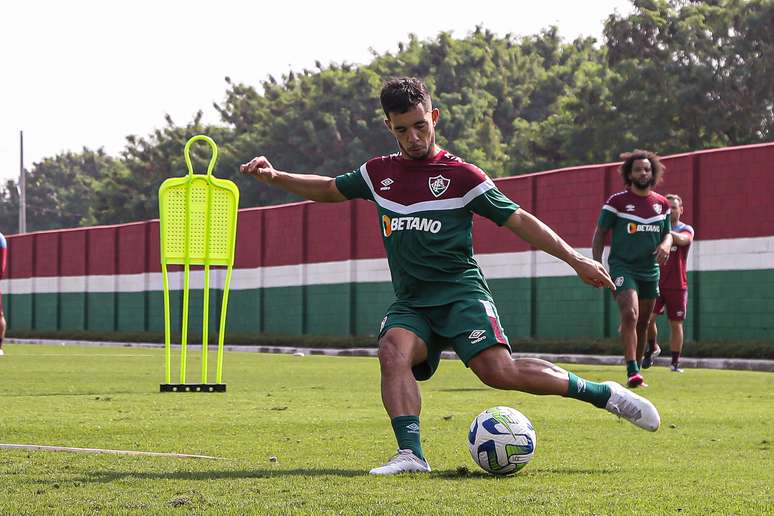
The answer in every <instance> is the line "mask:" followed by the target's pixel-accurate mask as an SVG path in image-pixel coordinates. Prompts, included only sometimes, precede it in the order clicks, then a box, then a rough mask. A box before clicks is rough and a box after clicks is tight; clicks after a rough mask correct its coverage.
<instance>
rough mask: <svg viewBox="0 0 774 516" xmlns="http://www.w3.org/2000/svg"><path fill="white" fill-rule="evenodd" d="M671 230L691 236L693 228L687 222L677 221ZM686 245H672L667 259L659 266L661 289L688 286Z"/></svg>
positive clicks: (679, 288)
mask: <svg viewBox="0 0 774 516" xmlns="http://www.w3.org/2000/svg"><path fill="white" fill-rule="evenodd" d="M672 231H676V232H677V233H689V234H690V235H691V236H693V228H692V227H691V226H689V225H688V224H683V223H682V222H678V223H677V224H675V225H674V226H672ZM690 247H691V244H688V245H682V246H679V245H673V246H672V249H671V252H670V253H669V260H667V262H666V263H665V264H664V265H662V266H661V277H660V278H659V280H658V287H659V289H661V290H686V289H687V288H688V250H689V249H690Z"/></svg>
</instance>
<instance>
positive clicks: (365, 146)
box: [0, 0, 774, 231]
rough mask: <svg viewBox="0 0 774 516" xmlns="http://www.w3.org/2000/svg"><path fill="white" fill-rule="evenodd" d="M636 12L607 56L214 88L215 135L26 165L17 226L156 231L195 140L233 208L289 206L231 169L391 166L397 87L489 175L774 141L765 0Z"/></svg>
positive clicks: (408, 58) (377, 61)
mask: <svg viewBox="0 0 774 516" xmlns="http://www.w3.org/2000/svg"><path fill="white" fill-rule="evenodd" d="M632 1H633V4H634V7H635V9H634V12H633V13H632V14H631V15H627V16H621V15H618V14H612V15H610V16H609V17H608V19H607V21H606V22H605V30H604V35H605V39H604V44H603V45H599V44H598V43H597V42H596V41H595V40H594V39H593V38H578V39H576V40H574V41H571V42H565V41H564V40H563V39H562V38H561V37H560V35H559V32H558V29H557V28H556V27H550V28H548V29H545V30H543V31H541V32H540V33H539V34H536V35H532V36H527V37H522V38H517V37H513V36H511V35H510V34H506V35H504V36H498V35H495V34H494V33H492V32H490V31H489V30H486V29H485V28H483V27H477V28H476V29H475V30H474V31H473V32H471V33H470V34H468V35H467V36H466V37H464V38H461V39H460V38H454V37H452V35H451V34H449V33H446V32H442V33H440V34H439V35H438V36H437V37H435V38H433V39H430V40H426V41H420V40H419V39H418V38H417V37H415V36H410V37H409V40H408V41H407V42H401V43H399V44H398V51H397V52H396V53H390V52H388V53H385V54H383V55H379V54H376V53H374V58H373V60H372V62H371V63H368V64H365V65H357V66H355V65H351V64H348V63H342V64H335V63H331V64H329V65H327V66H325V65H323V64H322V63H320V62H319V61H318V62H317V69H316V70H314V71H310V70H302V71H296V72H289V73H288V74H286V75H283V76H282V77H281V78H280V79H279V80H277V79H275V78H274V77H272V76H269V77H268V78H267V79H266V80H265V81H262V82H261V83H260V84H259V85H257V86H253V85H247V84H238V83H234V82H232V81H231V80H230V79H229V78H226V94H225V98H224V100H223V101H222V102H221V103H217V104H215V109H216V110H217V111H218V113H219V114H220V117H221V124H219V125H217V126H205V125H203V124H202V123H201V113H200V114H199V115H197V116H196V117H195V118H194V120H193V121H192V122H190V123H188V124H186V125H185V126H178V125H176V124H174V123H173V121H172V120H171V119H169V117H167V120H166V126H165V127H163V128H162V129H159V130H156V131H155V132H154V133H153V134H151V135H150V136H148V137H144V138H143V137H137V136H130V137H128V138H127V146H126V148H125V150H124V151H123V153H122V156H121V157H120V158H117V159H113V158H109V157H107V156H104V154H102V153H101V151H99V152H98V153H96V154H97V156H98V157H97V158H95V157H94V156H95V153H94V152H92V151H88V150H84V152H83V153H80V154H73V153H67V154H64V155H59V156H56V157H55V158H49V159H46V160H44V161H43V162H42V163H37V164H35V166H34V167H33V170H32V172H31V179H30V188H29V192H30V195H31V196H32V198H31V199H30V209H31V210H32V212H33V213H32V215H31V216H30V218H31V219H32V221H31V223H30V224H29V227H30V228H31V229H47V228H52V227H67V226H77V225H86V224H94V223H99V224H107V223H118V222H126V221H132V220H142V219H150V218H155V217H156V216H157V210H158V208H157V201H156V195H157V193H156V192H157V189H158V185H159V184H161V182H162V181H163V180H164V179H166V178H167V177H172V176H176V175H180V174H183V173H185V166H184V165H183V155H182V148H183V145H184V143H185V141H186V140H187V138H189V137H190V136H192V135H193V134H196V133H201V132H206V133H207V134H209V135H210V136H212V137H213V138H214V139H215V140H216V141H217V142H218V144H219V145H220V148H221V161H220V166H219V168H218V175H219V177H227V178H230V179H232V180H234V181H235V182H237V184H238V186H239V187H240V190H241V206H242V207H248V206H256V205H268V204H276V203H282V202H287V201H290V200H297V198H294V197H293V196H292V195H290V194H288V193H285V192H283V191H281V190H278V189H274V188H270V187H267V186H266V185H264V184H263V183H259V182H257V181H254V180H251V179H249V178H243V177H240V176H239V173H238V167H239V164H240V163H243V162H245V161H247V160H249V159H250V158H251V157H253V156H255V155H258V154H263V155H266V156H268V157H269V158H270V159H271V160H272V163H273V164H274V165H275V166H276V167H277V168H279V169H281V170H292V171H299V172H315V173H319V174H324V175H329V176H332V175H335V174H339V173H342V172H346V171H349V170H352V169H353V168H355V167H357V166H359V165H360V164H362V163H363V162H364V161H365V160H367V159H368V158H370V157H371V156H374V155H380V154H387V153H390V152H394V151H395V149H396V147H395V144H394V142H393V141H392V139H391V137H390V135H389V134H388V133H387V131H386V130H384V129H383V124H382V121H383V119H384V114H383V113H382V112H381V109H380V106H379V102H378V94H379V89H380V86H381V83H382V81H383V80H384V79H386V78H389V77H393V76H402V75H413V76H417V77H421V78H423V79H424V80H425V81H426V82H427V84H428V86H429V87H430V90H431V92H432V95H433V99H434V102H435V105H436V107H439V108H440V109H441V113H442V115H441V120H440V122H439V125H438V142H439V144H440V145H441V146H443V147H444V148H446V149H448V150H449V151H451V152H453V153H455V154H458V155H460V156H462V157H463V158H465V159H467V160H468V161H471V162H473V163H476V164H477V165H479V166H480V167H481V168H483V169H484V170H485V171H487V172H488V173H489V174H490V175H491V176H496V177H500V176H509V175H514V174H520V173H525V172H535V171H540V170H546V169H551V168H557V167H564V166H571V165H579V164H587V163H593V162H608V161H614V160H616V159H617V157H618V155H619V153H620V152H622V151H626V150H631V149H632V148H633V147H640V148H650V149H653V150H655V151H657V152H659V153H661V154H668V153H673V152H683V151H691V150H696V149H702V148H710V147H718V146H725V145H738V144H746V143H755V142H765V141H771V140H772V139H774V134H773V133H772V127H774V103H773V102H774V101H772V99H774V81H772V80H771V77H773V76H774V24H772V23H771V20H772V19H774V2H772V0H713V1H712V2H699V1H693V0H632ZM203 159H205V160H206V157H205V158H203ZM95 162H98V163H99V166H98V167H97V172H95V169H94V166H95V165H93V163H95ZM90 167H91V168H90ZM81 175H82V176H84V177H82V178H81V177H80V176H81ZM60 176H61V177H60ZM76 176H77V177H76ZM38 189H41V190H40V191H39V192H38V191H37V190H38ZM67 189H69V190H70V192H69V193H67V192H65V191H64V190H67ZM72 199H78V200H79V202H77V203H73V202H72ZM0 201H2V202H0V225H2V227H3V228H5V229H6V231H7V228H15V227H16V218H17V213H18V199H17V195H16V192H15V184H13V182H9V183H8V184H6V185H5V187H4V188H2V189H0Z"/></svg>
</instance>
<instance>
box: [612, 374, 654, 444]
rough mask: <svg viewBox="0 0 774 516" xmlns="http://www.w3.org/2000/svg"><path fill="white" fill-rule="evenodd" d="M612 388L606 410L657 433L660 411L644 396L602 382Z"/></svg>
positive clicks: (616, 384)
mask: <svg viewBox="0 0 774 516" xmlns="http://www.w3.org/2000/svg"><path fill="white" fill-rule="evenodd" d="M602 383H604V384H605V385H607V386H608V387H610V399H609V400H607V405H605V408H606V409H607V411H608V412H612V413H613V414H615V415H616V416H618V417H622V418H624V419H625V420H627V421H629V422H630V423H632V424H633V425H636V426H638V427H640V428H642V429H644V430H648V431H649V432H655V431H656V430H658V427H659V426H660V425H661V417H660V416H659V415H658V410H657V409H656V407H655V406H654V405H653V403H651V402H649V401H648V400H646V399H645V398H643V397H642V396H640V395H638V394H634V393H633V392H632V391H630V390H628V389H626V388H624V387H623V385H620V384H618V383H615V382H602Z"/></svg>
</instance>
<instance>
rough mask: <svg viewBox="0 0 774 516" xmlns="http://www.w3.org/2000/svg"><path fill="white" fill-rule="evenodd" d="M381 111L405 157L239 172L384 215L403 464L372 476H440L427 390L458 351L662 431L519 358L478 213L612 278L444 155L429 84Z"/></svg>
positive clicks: (472, 364) (603, 388) (384, 96)
mask: <svg viewBox="0 0 774 516" xmlns="http://www.w3.org/2000/svg"><path fill="white" fill-rule="evenodd" d="M380 99H381V104H382V109H383V110H384V113H385V115H386V120H385V121H384V123H385V125H386V127H387V130H388V131H389V132H390V133H391V134H392V135H393V136H394V137H395V140H396V142H397V144H398V147H399V149H400V152H398V153H395V154H391V155H389V156H381V157H377V158H373V159H371V160H369V161H368V162H366V163H365V164H364V165H362V166H361V167H360V168H359V169H357V170H355V171H353V172H350V173H348V174H343V175H340V176H338V177H336V178H330V177H324V176H319V175H311V174H293V173H288V172H281V171H279V170H276V169H275V168H274V167H273V166H272V164H271V163H270V162H269V160H268V159H267V158H266V157H264V156H259V157H256V158H253V159H252V160H251V161H250V162H248V163H246V164H244V165H242V166H241V167H240V170H241V172H242V173H244V174H248V175H252V176H254V177H256V178H257V179H259V180H261V181H263V182H265V183H268V184H271V185H274V186H278V187H280V188H283V189H285V190H288V191H290V192H293V193H295V194H297V195H300V196H301V197H304V198H306V199H310V200H313V201H321V202H340V201H345V200H348V199H367V200H369V201H371V202H373V203H374V204H375V205H376V208H377V211H378V214H379V222H380V225H381V232H382V239H383V242H384V248H385V250H386V253H387V261H388V263H389V267H390V273H391V275H392V284H393V289H394V290H395V297H396V299H395V302H394V303H393V304H392V305H391V306H390V307H389V309H388V310H387V314H386V316H385V317H384V319H383V320H382V325H381V329H380V331H379V351H378V357H379V365H380V369H381V392H382V401H383V403H384V407H385V409H386V411H387V414H388V415H389V417H390V420H391V423H392V428H393V431H394V432H395V437H396V440H397V442H398V453H397V454H396V455H395V456H393V457H392V458H391V459H390V460H389V461H388V462H387V463H386V464H384V465H382V466H379V467H376V468H374V469H372V470H371V473H372V474H374V475H393V474H396V473H403V472H426V471H430V466H429V464H428V463H427V460H426V459H425V456H424V453H423V451H422V445H421V442H420V422H419V414H420V410H421V398H420V392H419V386H418V384H417V381H418V380H419V381H422V380H428V379H429V378H430V377H431V376H432V375H433V373H434V372H435V371H436V369H437V368H438V364H439V361H440V358H441V351H442V350H443V349H444V347H445V346H447V345H451V346H452V347H453V348H454V350H455V351H456V352H457V355H458V356H459V357H460V358H461V359H462V361H463V363H464V364H465V365H466V366H467V367H469V368H470V369H472V370H473V372H474V373H475V374H476V376H478V377H479V379H481V381H482V382H484V383H485V384H486V385H489V386H491V387H494V388H497V389H509V390H517V391H523V392H529V393H532V394H553V395H558V396H566V397H570V398H575V399H579V400H581V401H585V402H587V403H591V404H592V405H594V406H596V407H599V408H603V409H606V410H608V411H609V412H612V413H613V414H615V415H617V416H620V417H622V418H624V419H626V420H628V421H630V422H632V423H633V424H635V425H636V426H638V427H640V428H644V429H646V430H649V431H655V430H657V429H658V427H659V424H660V418H659V414H658V411H657V410H656V408H655V407H654V406H653V404H652V403H650V402H649V401H648V400H646V399H645V398H643V397H641V396H638V395H636V394H634V393H633V392H631V391H629V390H627V389H625V388H624V387H622V386H621V385H619V384H617V383H615V382H603V383H596V382H591V381H588V380H584V379H582V378H580V377H578V376H576V375H575V374H573V373H570V372H568V371H565V370H564V369H561V368H559V367H557V366H555V365H554V364H551V363H550V362H546V361H544V360H539V359H535V358H521V359H513V358H511V348H510V345H509V343H508V338H507V337H506V335H505V332H504V331H503V328H502V325H501V324H500V318H499V316H498V314H497V308H496V307H495V304H494V302H493V300H492V295H491V293H490V291H489V287H488V285H487V283H486V281H485V280H484V277H483V274H482V273H481V270H480V269H479V267H478V264H477V263H476V261H475V260H474V259H473V246H472V222H473V214H474V213H477V214H479V215H481V216H483V217H486V218H488V219H490V220H492V221H493V222H495V223H496V224H498V225H500V226H505V227H506V228H508V229H509V230H510V231H511V232H513V233H514V234H516V235H517V236H519V237H520V238H522V239H524V240H525V241H527V242H529V243H530V244H532V245H533V246H535V247H537V248H539V249H542V250H543V251H545V252H547V253H549V254H551V255H553V256H556V257H557V258H560V259H561V260H563V261H565V262H566V263H567V264H568V265H570V266H571V267H572V268H573V269H574V270H575V272H576V273H577V274H578V276H579V277H580V279H581V280H582V281H584V282H585V283H587V284H589V285H592V286H595V287H605V288H609V289H611V290H615V286H614V285H613V282H612V280H611V279H610V276H609V275H608V273H607V271H606V270H605V269H604V267H603V266H602V265H601V264H600V263H598V262H596V261H594V260H592V259H590V258H587V257H585V256H583V255H581V254H580V253H578V252H577V251H576V250H574V249H573V248H571V247H570V246H569V245H568V244H567V243H566V242H564V240H562V239H561V238H560V237H559V236H558V235H557V234H556V233H554V231H552V230H551V228H549V227H548V226H546V225H545V224H543V223H542V222H541V221H540V220H538V219H537V218H536V217H534V216H532V215H531V214H529V213H528V212H526V211H525V210H523V209H521V208H519V206H518V205H517V204H515V203H513V202H512V201H511V200H510V199H508V198H507V197H506V196H505V195H503V194H502V193H501V192H500V191H499V190H498V189H497V187H496V186H495V184H494V183H493V182H492V180H491V179H489V177H487V175H486V174H485V173H484V172H483V171H481V169H479V168H478V167H476V166H475V165H472V164H470V163H466V162H465V161H463V160H462V159H460V158H458V157H457V156H454V155H452V154H450V153H448V152H446V151H445V150H443V149H441V148H440V147H439V146H438V145H437V144H436V141H435V125H436V123H437V122H438V119H439V116H440V113H439V111H438V109H434V108H433V107H432V102H431V99H430V94H429V93H428V91H427V88H426V86H425V85H424V84H423V83H422V82H421V81H419V80H418V79H414V78H400V79H393V80H390V81H388V82H387V83H385V84H384V86H383V88H382V91H381V96H380Z"/></svg>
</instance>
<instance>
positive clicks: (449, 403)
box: [0, 345, 774, 514]
mask: <svg viewBox="0 0 774 516" xmlns="http://www.w3.org/2000/svg"><path fill="white" fill-rule="evenodd" d="M191 356H192V358H193V357H195V358H196V359H198V355H196V354H194V353H191ZM194 364H195V361H193V360H192V361H191V362H190V363H189V371H190V373H191V374H192V376H191V377H190V380H192V379H193V376H194V375H195V374H196V371H197V368H196V367H195V365H194ZM620 369H621V368H612V367H602V366H573V370H574V371H576V372H578V373H579V374H581V375H583V376H585V377H587V378H589V379H594V380H602V379H611V378H612V379H616V380H618V379H620V378H621V376H622V370H620ZM224 371H225V380H226V382H227V383H228V389H229V392H228V393H225V394H192V393H188V394H183V393H164V394H161V393H158V392H157V391H158V384H159V382H160V380H161V378H162V353H161V351H160V350H145V349H120V348H78V347H61V346H32V345H11V346H9V347H8V354H7V356H5V357H3V358H2V359H0V378H2V388H1V389H0V443H16V444H21V443H23V444H45V445H58V446H76V447H95V448H110V449H124V450H146V451H156V452H181V453H195V454H205V455H213V456H218V457H224V458H225V459H224V460H202V459H174V458H158V457H126V456H113V455H83V454H71V453H51V452H32V451H20V450H0V514H24V513H39V514H42V513H52V512H56V513H61V512H68V513H91V512H102V513H127V512H135V511H136V512H146V513H175V512H179V511H184V512H195V513H202V512H209V513H232V514H239V513H247V512H249V513H289V512H293V513H319V512H341V513H359V514H362V513H374V514H377V513H393V514H394V513H415V514H437V513H456V514H487V513H494V514H514V513H526V514H545V513H552V514H555V513H575V514H590V513H594V514H609V513H638V514H653V513H685V514H705V513H720V514H730V513H734V514H764V513H774V461H772V456H771V442H772V440H773V439H774V430H772V428H773V427H774V425H772V423H774V375H772V374H771V373H755V372H738V371H714V370H688V371H686V373H685V374H682V375H677V374H674V373H670V372H668V371H667V370H666V369H664V368H659V369H654V370H651V371H652V372H649V373H648V376H647V378H648V381H649V382H650V383H651V387H649V388H648V389H647V390H645V394H646V395H647V396H648V397H649V398H650V399H652V400H653V401H654V403H656V405H657V406H658V407H659V409H660V411H661V415H662V428H661V429H660V430H659V431H658V432H656V433H655V434H651V433H648V432H644V431H642V430H639V429H637V428H635V427H633V426H632V425H630V424H629V423H626V422H622V421H619V420H617V419H616V418H615V417H613V416H612V415H610V414H608V413H607V412H604V411H601V410H599V409H595V408H593V407H592V406H591V405H587V404H585V403H581V402H578V401H574V400H567V399H563V398H556V397H537V396H530V395H527V394H521V393H510V392H503V391H495V390H492V389H489V388H487V387H484V386H483V385H482V384H480V383H479V382H478V380H477V379H476V378H475V377H474V376H473V375H472V373H470V372H469V371H467V370H466V369H465V368H464V366H462V365H461V364H460V363H459V362H456V361H444V362H443V363H442V364H441V367H440V370H439V372H438V373H437V374H436V377H435V378H433V379H432V380H430V381H429V382H426V383H425V384H423V389H422V393H423V403H424V410H423V414H422V432H423V446H424V449H425V452H426V454H427V457H428V460H429V461H430V464H431V466H432V467H433V472H432V473H431V474H429V475H424V476H401V477H389V478H376V477H371V476H369V475H368V474H367V471H368V469H369V468H371V467H373V466H375V465H378V464H380V463H382V462H384V460H385V459H387V458H388V456H389V455H391V453H392V452H393V451H394V448H395V443H394V438H393V436H392V431H391V429H390V425H389V421H388V420H387V418H386V416H385V414H384V412H383V409H382V406H381V401H380V396H379V370H378V364H377V362H376V360H375V359H373V358H332V357H318V356H315V357H303V358H302V357H294V356H286V355H259V354H253V353H231V354H227V355H226V360H225V366H224ZM493 405H509V406H513V407H515V408H518V409H519V410H521V411H522V412H524V413H525V414H526V415H527V416H528V417H529V418H530V419H531V420H532V422H533V424H534V425H535V428H536V430H537V436H538V441H537V453H536V455H535V458H534V459H533V461H532V462H531V463H530V464H529V465H528V466H527V467H526V469H524V470H523V471H522V472H521V473H520V474H518V475H517V476H514V477H508V478H495V477H492V476H488V475H486V474H484V473H483V472H481V471H479V470H478V468H477V466H475V464H474V463H473V461H472V460H471V458H470V455H469V454H468V451H467V447H466V444H465V437H466V433H467V429H468V425H469V423H470V421H471V420H472V418H473V417H474V416H475V415H476V414H478V412H480V411H481V410H483V409H485V408H488V407H490V406H493ZM270 457H276V458H277V461H276V462H272V461H271V460H270Z"/></svg>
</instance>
